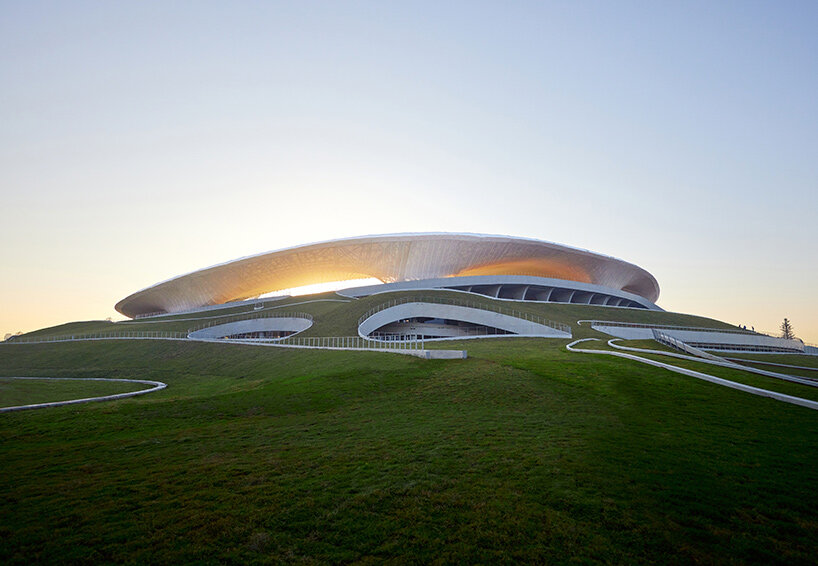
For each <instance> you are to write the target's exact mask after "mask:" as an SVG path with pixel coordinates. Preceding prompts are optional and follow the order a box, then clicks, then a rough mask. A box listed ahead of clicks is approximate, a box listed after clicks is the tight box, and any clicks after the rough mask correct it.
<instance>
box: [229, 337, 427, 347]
mask: <svg viewBox="0 0 818 566" xmlns="http://www.w3.org/2000/svg"><path fill="white" fill-rule="evenodd" d="M228 340H229V341H230V342H253V343H262V342H263V343H269V344H276V345H278V346H291V347H297V348H321V349H328V350H424V349H425V347H424V340H423V339H422V338H419V337H416V336H412V337H407V338H406V339H403V340H384V341H380V340H367V339H366V338H362V337H360V336H311V337H306V336H295V337H286V338H276V339H258V340H242V339H240V338H239V339H233V338H231V339H228Z"/></svg>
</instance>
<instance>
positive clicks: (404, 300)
mask: <svg viewBox="0 0 818 566" xmlns="http://www.w3.org/2000/svg"><path fill="white" fill-rule="evenodd" d="M408 303H434V304H439V305H452V306H458V307H468V308H472V309H479V310H484V311H489V312H496V313H498V314H504V315H507V316H512V317H514V318H519V319H523V320H527V321H529V322H535V323H537V324H541V325H543V326H549V327H551V328H554V329H555V330H560V331H562V332H567V333H570V332H571V327H570V326H569V325H567V324H563V323H561V322H555V321H553V320H548V319H545V318H542V317H540V316H537V315H535V314H531V313H527V312H522V311H518V310H514V309H507V308H504V307H500V306H495V305H490V304H486V303H474V302H472V301H461V300H457V299H451V298H448V297H428V296H426V297H401V298H397V299H392V300H391V301H387V302H385V303H382V304H380V305H378V306H375V307H372V308H371V309H369V310H368V311H366V313H364V314H363V315H362V316H361V317H360V318H359V319H358V326H360V325H361V324H363V322H364V321H365V320H366V319H368V318H370V317H371V316H373V315H375V314H377V313H379V312H381V311H383V310H386V309H388V308H392V307H396V306H398V305H405V304H408Z"/></svg>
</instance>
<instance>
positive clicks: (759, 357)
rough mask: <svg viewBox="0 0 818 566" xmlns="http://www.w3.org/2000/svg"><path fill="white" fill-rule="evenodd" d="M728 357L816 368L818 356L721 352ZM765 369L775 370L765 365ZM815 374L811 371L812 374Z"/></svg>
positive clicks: (761, 365) (817, 366) (759, 365)
mask: <svg viewBox="0 0 818 566" xmlns="http://www.w3.org/2000/svg"><path fill="white" fill-rule="evenodd" d="M723 355H724V356H726V357H729V358H741V359H744V360H748V361H751V360H755V361H759V362H771V363H774V364H787V365H791V366H804V367H812V368H816V369H818V356H811V355H808V354H746V353H744V352H739V353H733V352H730V353H729V354H728V353H725V354H723ZM758 367H762V368H763V367H764V365H763V364H758ZM766 369H769V370H771V371H776V370H775V369H774V368H773V366H767V368H766ZM810 375H813V376H815V375H816V374H815V373H814V372H813V373H812V374H810Z"/></svg>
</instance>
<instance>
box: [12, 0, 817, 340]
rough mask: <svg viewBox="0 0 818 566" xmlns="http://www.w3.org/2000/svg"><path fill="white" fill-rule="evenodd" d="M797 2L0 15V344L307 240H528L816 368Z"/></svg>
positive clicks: (809, 117) (808, 29) (376, 5)
mask: <svg viewBox="0 0 818 566" xmlns="http://www.w3.org/2000/svg"><path fill="white" fill-rule="evenodd" d="M816 29H818V3H816V2H684V3H681V2H680V3H669V2H659V3H657V2H580V3H576V2H559V3H556V2H555V3H548V2H534V3H522V2H517V3H506V2H503V3H500V2H496V3H491V2H484V3H477V2H462V3H460V2H403V3H394V2H393V3H384V2H312V3H311V2H291V3H275V2H156V3H151V2H0V198H1V200H0V225H2V227H3V232H4V234H5V238H4V240H5V243H4V245H3V246H2V248H0V265H2V270H3V277H2V278H0V296H2V297H5V298H4V299H2V303H0V334H1V333H3V332H6V331H16V330H31V329H34V328H36V327H39V326H44V325H46V324H54V323H58V322H62V321H65V320H69V319H81V318H102V317H105V316H109V315H112V314H114V313H113V304H114V303H115V302H116V301H117V300H118V299H120V298H122V297H124V296H125V295H127V294H129V293H131V292H132V291H135V290H136V289H139V288H142V287H145V286H147V285H150V284H152V283H155V282H157V281H159V280H163V279H167V278H169V277H171V276H174V275H177V274H180V273H183V272H187V271H191V270H194V269H197V268H200V267H203V266H206V265H211V264H214V263H218V262H222V261H226V260H229V259H232V258H234V257H238V256H242V255H248V254H253V253H258V252H261V251H265V250H269V249H276V248H280V247H284V246H288V245H293V244H298V243H302V242H306V241H316V240H322V239H329V238H335V237H343V236H353V235H358V234H370V233H384V232H407V231H427V230H428V231H471V232H483V233H500V234H510V235H516V236H528V237H535V238H542V239H546V240H550V241H556V242H560V243H565V244H569V245H574V246H579V247H583V248H588V249H591V250H594V251H599V252H602V253H606V254H610V255H614V256H617V257H621V258H622V259H625V260H627V261H631V262H634V263H637V264H638V265H640V266H642V267H644V268H646V269H647V270H648V271H650V272H652V273H653V274H654V275H655V276H656V277H657V279H658V280H659V283H660V285H661V287H662V295H661V297H660V300H659V304H660V305H661V306H663V307H665V308H667V309H670V310H681V311H685V312H694V313H697V314H704V315H709V316H714V317H717V318H721V319H723V320H727V321H728V322H733V323H741V324H748V325H754V326H756V327H757V328H765V329H770V330H773V329H775V328H776V327H777V325H778V324H779V322H780V320H781V319H782V318H783V317H785V316H787V317H789V318H790V319H791V320H792V321H793V323H794V325H795V329H796V332H800V334H801V335H802V336H803V337H804V338H805V339H806V340H807V341H810V342H818V300H816V298H815V289H816V287H818V265H816V257H817V256H818V245H816V241H818V227H817V226H818V223H816V221H815V217H816V214H817V213H818V102H816V101H818V39H817V37H818V34H816V33H815V30H816Z"/></svg>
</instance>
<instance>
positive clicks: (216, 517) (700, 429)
mask: <svg viewBox="0 0 818 566" xmlns="http://www.w3.org/2000/svg"><path fill="white" fill-rule="evenodd" d="M566 342H567V341H565V340H537V339H496V340H469V341H463V342H461V343H459V344H460V345H464V347H466V348H467V349H468V350H469V356H470V357H469V359H467V360H456V361H437V360H420V359H416V358H411V357H406V356H399V355H394V354H382V353H368V352H360V353H359V352H328V351H294V350H285V349H278V348H254V347H250V346H240V345H230V344H225V345H222V344H195V343H181V342H146V341H138V342H83V343H64V344H44V345H19V346H0V374H2V375H22V374H25V375H48V376H59V375H64V376H90V377H93V376H102V377H104V376H110V377H130V378H143V379H155V380H159V381H164V382H166V383H168V384H169V387H168V388H167V389H165V390H163V391H160V392H157V393H153V394H150V395H146V396H143V397H137V398H134V399H130V400H123V401H118V402H112V403H93V404H88V405H80V406H73V407H64V408H57V409H48V410H39V411H30V412H22V413H12V414H6V415H2V418H0V461H2V462H3V464H2V472H3V473H2V474H0V493H2V497H3V503H2V505H1V506H0V509H2V512H0V561H3V562H5V563H21V564H22V563H26V564H27V563H30V562H36V561H40V562H74V563H77V562H83V563H87V562H89V561H94V562H126V561H127V562H133V563H144V562H154V563H178V562H201V563H212V564H216V563H224V562H241V563H245V562H256V563H293V562H296V563H306V564H319V563H327V562H362V563H374V562H382V561H385V560H393V561H394V562H397V563H420V562H434V561H438V562H481V563H517V562H559V563H565V562H578V563H620V564H621V563H628V564H632V563H653V564H655V563H661V564H689V563H692V562H695V563H703V564H725V563H731V564H742V563H746V564H750V563H774V564H775V563H777V564H808V563H812V562H813V561H814V557H815V556H816V553H818V512H816V508H818V495H816V488H815V486H816V485H818V412H815V411H811V410H808V409H805V408H802V407H796V406H792V405H787V404H784V403H780V402H776V401H773V400H770V399H764V398H760V397H755V396H751V395H747V394H745V393H741V392H738V391H734V390H731V389H727V388H723V387H718V386H716V385H713V384H710V383H705V382H702V381H699V380H695V379H691V378H687V377H684V376H680V375H676V374H672V373H669V372H666V371H660V370H657V369H655V368H651V367H648V366H645V365H644V364H639V363H636V362H630V361H628V360H621V359H614V358H611V359H608V358H606V357H602V356H591V355H585V354H573V353H570V352H567V351H566V350H565V349H564V346H565V344H566ZM455 344H457V343H455ZM452 347H456V346H455V345H452Z"/></svg>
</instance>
